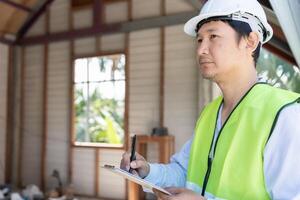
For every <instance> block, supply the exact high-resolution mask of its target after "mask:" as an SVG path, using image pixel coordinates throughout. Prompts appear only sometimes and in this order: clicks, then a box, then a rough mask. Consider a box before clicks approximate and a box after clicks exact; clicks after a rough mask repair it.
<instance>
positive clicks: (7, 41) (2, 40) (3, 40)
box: [0, 37, 14, 45]
mask: <svg viewBox="0 0 300 200" xmlns="http://www.w3.org/2000/svg"><path fill="white" fill-rule="evenodd" d="M0 42H1V43H3V44H7V45H13V44H14V41H12V40H8V39H6V38H4V37H0Z"/></svg>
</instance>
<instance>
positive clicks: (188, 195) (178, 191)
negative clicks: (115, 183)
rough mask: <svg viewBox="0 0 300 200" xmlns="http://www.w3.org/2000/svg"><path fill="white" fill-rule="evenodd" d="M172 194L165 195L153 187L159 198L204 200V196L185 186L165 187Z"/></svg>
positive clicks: (165, 199)
mask: <svg viewBox="0 0 300 200" xmlns="http://www.w3.org/2000/svg"><path fill="white" fill-rule="evenodd" d="M165 189H166V190H167V191H168V192H170V193H171V194H172V195H166V194H164V193H162V192H160V191H158V190H156V189H154V191H153V192H154V193H155V194H156V196H157V197H158V199H159V200H186V199H188V200H206V199H205V197H203V196H201V195H199V194H196V193H195V192H193V191H192V190H188V189H186V188H175V187H172V188H165Z"/></svg>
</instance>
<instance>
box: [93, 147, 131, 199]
mask: <svg viewBox="0 0 300 200" xmlns="http://www.w3.org/2000/svg"><path fill="white" fill-rule="evenodd" d="M122 154H123V151H119V150H101V151H100V153H99V167H101V166H103V165H105V164H109V165H114V166H118V167H119V166H120V161H121V158H122ZM116 188H118V189H116ZM99 196H101V197H106V198H113V199H124V198H125V196H126V192H125V180H124V179H123V178H122V177H120V176H118V175H115V174H113V173H111V172H109V171H107V170H105V169H101V168H100V169H99Z"/></svg>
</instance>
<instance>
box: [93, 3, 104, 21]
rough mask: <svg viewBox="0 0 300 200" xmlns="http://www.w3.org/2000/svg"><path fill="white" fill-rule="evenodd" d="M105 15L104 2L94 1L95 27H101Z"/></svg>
mask: <svg viewBox="0 0 300 200" xmlns="http://www.w3.org/2000/svg"><path fill="white" fill-rule="evenodd" d="M102 14H103V1H102V0H94V6H93V26H94V27H97V26H100V25H101V24H102V22H103V19H102V16H103V15H102Z"/></svg>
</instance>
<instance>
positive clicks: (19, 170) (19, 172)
mask: <svg viewBox="0 0 300 200" xmlns="http://www.w3.org/2000/svg"><path fill="white" fill-rule="evenodd" d="M25 53H26V49H25V47H22V49H21V69H20V70H21V84H20V85H21V95H20V99H21V100H20V127H19V150H18V157H19V159H18V162H19V163H18V167H17V185H18V187H21V186H22V166H23V155H22V152H23V143H24V140H23V135H24V132H23V130H24V125H25V124H24V115H25V113H24V110H25V102H24V97H25V94H24V93H25V68H26V64H25Z"/></svg>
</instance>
